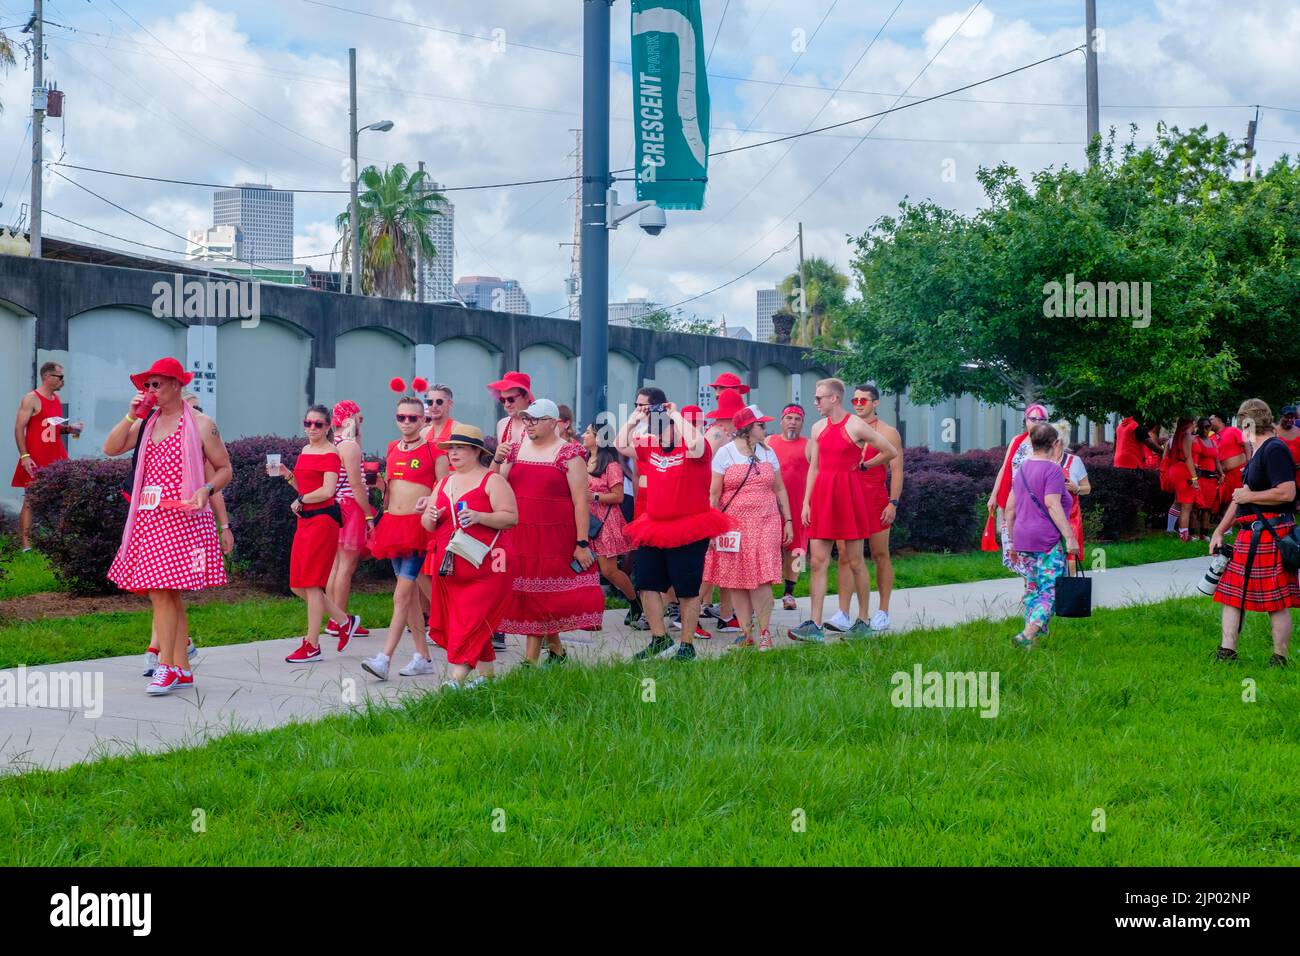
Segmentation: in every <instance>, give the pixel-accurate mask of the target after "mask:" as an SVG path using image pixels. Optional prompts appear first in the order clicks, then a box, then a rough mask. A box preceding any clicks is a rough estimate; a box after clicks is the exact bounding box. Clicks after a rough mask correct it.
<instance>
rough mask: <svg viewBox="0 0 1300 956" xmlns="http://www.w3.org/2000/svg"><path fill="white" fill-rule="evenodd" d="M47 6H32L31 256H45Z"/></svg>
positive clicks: (38, 2) (37, 3)
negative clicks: (42, 215) (43, 192)
mask: <svg viewBox="0 0 1300 956" xmlns="http://www.w3.org/2000/svg"><path fill="white" fill-rule="evenodd" d="M44 16H45V4H44V2H43V0H35V2H34V3H33V5H32V222H31V232H30V235H31V245H32V252H31V256H32V258H33V259H39V258H40V257H41V177H42V175H43V174H44V173H45V170H44V169H42V168H41V167H42V160H44V158H45V140H44V137H43V136H42V135H41V134H42V133H43V132H44V126H45V107H46V104H47V95H48V94H47V93H46V92H45V24H44V20H43V18H44Z"/></svg>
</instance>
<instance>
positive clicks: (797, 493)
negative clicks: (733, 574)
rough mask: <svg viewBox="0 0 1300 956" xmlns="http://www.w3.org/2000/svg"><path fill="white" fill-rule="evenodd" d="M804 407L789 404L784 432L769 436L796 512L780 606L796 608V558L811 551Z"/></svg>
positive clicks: (784, 562) (786, 551)
mask: <svg viewBox="0 0 1300 956" xmlns="http://www.w3.org/2000/svg"><path fill="white" fill-rule="evenodd" d="M803 420H804V414H803V406H802V405H797V404H793V403H792V404H790V405H787V406H786V407H785V408H784V409H782V410H781V431H780V432H779V433H778V434H775V435H769V436H768V439H767V443H768V445H770V446H771V448H772V451H774V452H776V459H777V461H779V462H780V463H781V480H782V481H784V482H785V486H786V488H787V489H789V491H790V494H791V495H792V496H793V497H792V498H791V502H790V507H791V509H792V510H793V512H794V515H793V517H794V538H793V540H791V542H790V543H789V544H788V545H785V546H783V547H782V548H781V577H782V578H783V579H784V581H785V596H784V597H782V598H781V606H782V607H783V608H785V609H786V610H787V611H793V610H794V609H795V608H796V607H798V605H797V604H796V603H795V599H794V586H795V585H796V584H797V583H798V582H799V571H800V570H801V568H800V566H799V564H796V561H797V560H799V562H800V564H801V563H802V560H801V559H802V558H803V557H804V556H805V555H806V554H807V552H808V528H807V526H806V525H805V524H804V523H803V515H802V514H800V512H801V511H803V508H802V504H803V492H804V488H805V487H806V486H807V483H808V439H807V438H806V437H804V434H803Z"/></svg>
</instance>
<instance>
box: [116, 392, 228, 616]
mask: <svg viewBox="0 0 1300 956" xmlns="http://www.w3.org/2000/svg"><path fill="white" fill-rule="evenodd" d="M185 427H186V426H185V416H181V419H180V422H179V423H178V424H177V426H176V431H174V432H172V433H171V434H170V435H168V436H167V437H166V438H164V439H163V440H162V441H160V442H150V443H149V446H148V447H147V448H146V449H145V450H144V456H145V459H144V485H143V486H144V487H149V486H151V485H157V486H158V487H159V488H160V489H161V491H162V494H161V499H162V500H161V501H160V503H159V506H158V507H157V508H154V509H153V510H151V511H144V510H139V511H137V512H136V515H135V524H134V525H132V527H131V537H130V538H129V539H128V540H127V542H126V544H125V545H124V546H123V547H122V548H120V549H119V550H118V552H117V557H115V558H114V559H113V564H112V566H111V567H110V568H109V569H108V579H109V580H110V581H112V582H113V583H114V584H116V585H117V586H118V587H120V588H123V589H125V590H127V591H152V590H175V591H202V590H203V589H205V588H213V587H220V586H221V585H223V584H225V583H226V566H225V564H224V563H223V562H222V559H221V543H220V541H219V540H218V539H217V522H216V519H215V518H214V517H213V515H212V512H211V510H204V511H188V510H185V509H183V508H177V507H174V506H172V507H169V505H172V504H173V503H175V502H178V501H179V500H180V497H181V447H182V445H183V443H184V435H183V434H182V433H183V432H184V431H185Z"/></svg>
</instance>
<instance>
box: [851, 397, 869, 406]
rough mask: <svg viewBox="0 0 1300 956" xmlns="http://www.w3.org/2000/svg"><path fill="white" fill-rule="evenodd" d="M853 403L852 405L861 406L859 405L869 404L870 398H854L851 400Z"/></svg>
mask: <svg viewBox="0 0 1300 956" xmlns="http://www.w3.org/2000/svg"><path fill="white" fill-rule="evenodd" d="M853 404H854V405H858V406H861V405H870V404H871V399H869V398H855V399H854V400H853Z"/></svg>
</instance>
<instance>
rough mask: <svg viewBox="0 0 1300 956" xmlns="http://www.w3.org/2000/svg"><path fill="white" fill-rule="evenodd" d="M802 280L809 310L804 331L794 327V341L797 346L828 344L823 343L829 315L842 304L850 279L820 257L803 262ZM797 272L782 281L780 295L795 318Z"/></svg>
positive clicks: (828, 325)
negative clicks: (805, 280) (805, 282)
mask: <svg viewBox="0 0 1300 956" xmlns="http://www.w3.org/2000/svg"><path fill="white" fill-rule="evenodd" d="M803 271H804V277H805V278H806V279H807V282H808V288H807V294H806V296H805V300H806V303H805V304H806V305H807V307H808V323H807V327H806V328H796V329H795V336H794V341H795V344H796V345H830V346H833V345H834V344H835V343H831V342H824V341H822V340H824V339H825V338H826V337H827V335H828V333H831V332H832V329H831V328H830V324H831V323H830V321H829V318H830V313H831V312H832V311H834V310H836V309H839V308H841V307H842V306H843V305H844V290H845V289H847V288H848V285H849V277H848V276H846V275H845V274H844V273H842V272H840V271H839V270H838V269H836V268H835V264H834V263H833V262H831V261H830V260H828V259H823V258H822V257H821V256H813V257H812V258H811V259H806V260H804V264H803ZM799 290H800V283H799V273H798V272H792V273H791V274H790V275H788V276H786V277H785V279H784V280H782V282H781V295H782V297H783V298H784V299H785V301H786V303H787V305H788V307H789V309H790V311H791V312H793V313H794V314H795V315H799V314H800V309H799Z"/></svg>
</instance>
